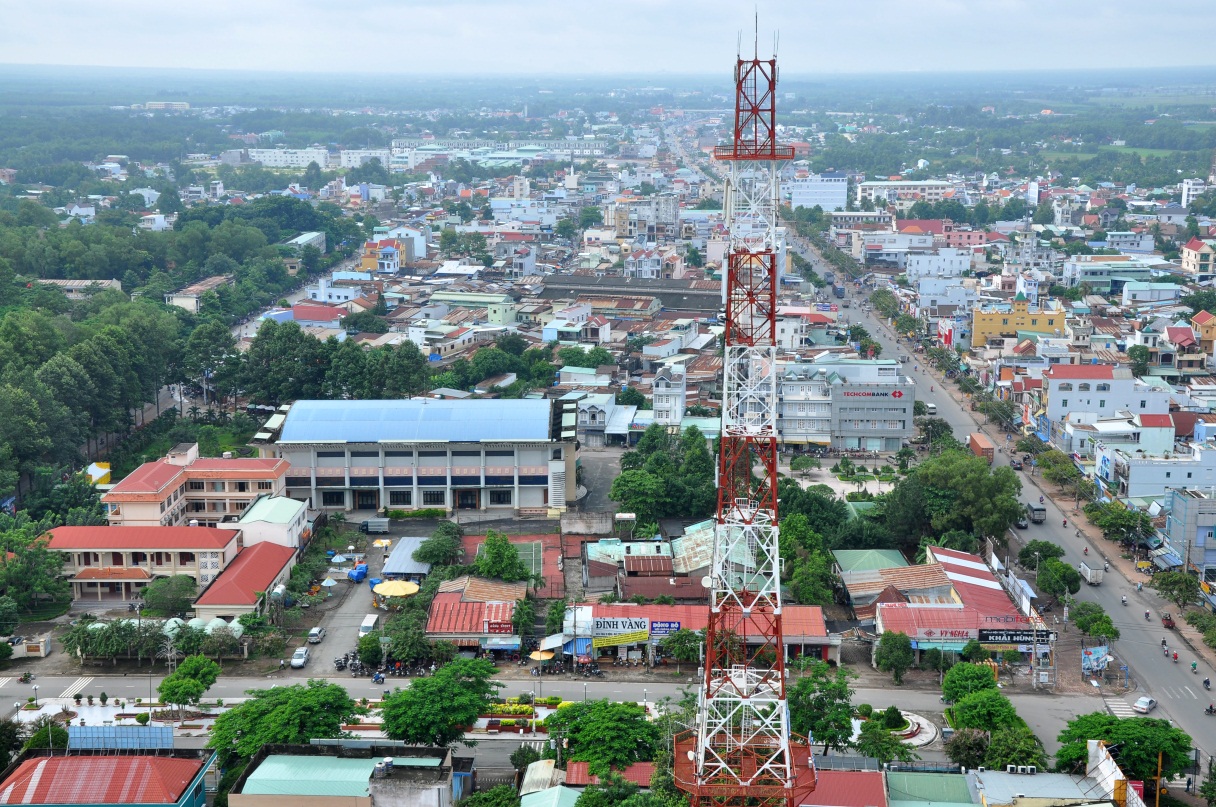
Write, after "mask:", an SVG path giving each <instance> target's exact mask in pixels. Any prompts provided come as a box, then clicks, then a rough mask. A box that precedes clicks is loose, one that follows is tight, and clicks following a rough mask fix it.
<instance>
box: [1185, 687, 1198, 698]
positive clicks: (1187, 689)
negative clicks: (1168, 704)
mask: <svg viewBox="0 0 1216 807" xmlns="http://www.w3.org/2000/svg"><path fill="white" fill-rule="evenodd" d="M1183 689H1185V690H1186V694H1188V695H1190V696H1191V697H1192V698H1194V699H1195V700H1199V696H1198V695H1196V694H1195V691H1194V690H1193V689H1191V688H1190V687H1183Z"/></svg>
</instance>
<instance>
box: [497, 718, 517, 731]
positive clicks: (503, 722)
mask: <svg viewBox="0 0 1216 807" xmlns="http://www.w3.org/2000/svg"><path fill="white" fill-rule="evenodd" d="M498 725H500V726H502V727H503V728H504V729H509V728H513V727H514V726H515V721H514V720H511V719H510V718H507V719H505V720H499V721H498Z"/></svg>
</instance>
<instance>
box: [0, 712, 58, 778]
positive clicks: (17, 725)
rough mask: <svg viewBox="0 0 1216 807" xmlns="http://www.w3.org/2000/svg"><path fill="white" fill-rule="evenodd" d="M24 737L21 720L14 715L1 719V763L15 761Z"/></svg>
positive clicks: (7, 763)
mask: <svg viewBox="0 0 1216 807" xmlns="http://www.w3.org/2000/svg"><path fill="white" fill-rule="evenodd" d="M24 737H25V726H24V725H22V723H21V721H20V720H17V719H16V718H13V717H10V718H8V719H7V720H0V765H3V766H4V767H5V768H7V767H8V765H9V763H10V762H12V761H13V755H14V754H15V753H16V752H17V751H20V750H21V746H22V742H23V740H24ZM60 747H61V748H63V747H66V746H60Z"/></svg>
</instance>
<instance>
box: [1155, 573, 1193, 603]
mask: <svg viewBox="0 0 1216 807" xmlns="http://www.w3.org/2000/svg"><path fill="white" fill-rule="evenodd" d="M1149 585H1150V586H1152V587H1153V588H1154V589H1156V590H1157V593H1158V594H1160V595H1161V596H1162V597H1164V598H1165V599H1167V600H1169V601H1170V602H1172V603H1174V604H1175V605H1177V606H1178V609H1179V610H1185V609H1186V607H1187V606H1188V605H1194V604H1195V602H1196V601H1197V600H1198V599H1199V592H1200V588H1199V580H1198V578H1196V577H1194V576H1193V575H1191V574H1188V573H1187V572H1158V573H1157V574H1155V575H1153V579H1152V581H1151V582H1150V583H1149Z"/></svg>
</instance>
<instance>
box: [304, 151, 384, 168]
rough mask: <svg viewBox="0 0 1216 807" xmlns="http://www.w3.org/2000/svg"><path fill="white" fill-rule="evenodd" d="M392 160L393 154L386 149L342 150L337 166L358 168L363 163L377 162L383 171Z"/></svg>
mask: <svg viewBox="0 0 1216 807" xmlns="http://www.w3.org/2000/svg"><path fill="white" fill-rule="evenodd" d="M392 159H393V153H392V152H391V151H389V150H388V149H343V150H342V151H340V152H338V166H339V167H340V168H358V167H359V166H361V165H363V164H364V163H367V162H371V161H372V160H379V161H380V164H381V165H383V166H384V168H385V170H388V166H389V163H390V162H391V161H392ZM318 165H320V163H318ZM322 167H324V166H322Z"/></svg>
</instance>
